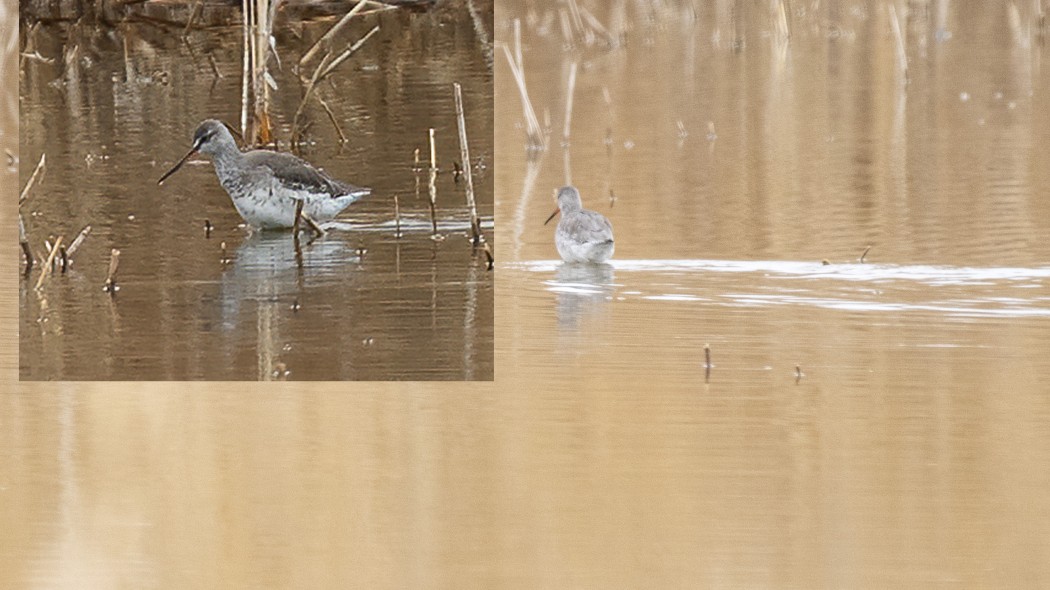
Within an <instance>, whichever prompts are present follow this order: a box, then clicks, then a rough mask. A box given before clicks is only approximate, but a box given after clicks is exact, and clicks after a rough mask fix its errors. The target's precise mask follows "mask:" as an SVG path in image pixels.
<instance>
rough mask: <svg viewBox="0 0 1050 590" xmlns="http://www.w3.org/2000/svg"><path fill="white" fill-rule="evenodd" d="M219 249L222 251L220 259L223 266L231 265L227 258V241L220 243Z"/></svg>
mask: <svg viewBox="0 0 1050 590" xmlns="http://www.w3.org/2000/svg"><path fill="white" fill-rule="evenodd" d="M219 249H220V250H222V255H221V256H220V258H219V262H220V263H221V264H224V265H226V264H229V263H230V259H229V258H227V257H226V242H225V240H224V241H222V242H220V243H219Z"/></svg>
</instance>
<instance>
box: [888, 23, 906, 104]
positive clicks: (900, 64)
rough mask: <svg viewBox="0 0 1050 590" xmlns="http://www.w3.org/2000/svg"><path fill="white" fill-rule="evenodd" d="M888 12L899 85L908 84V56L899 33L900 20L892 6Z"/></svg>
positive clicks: (901, 35) (902, 37)
mask: <svg viewBox="0 0 1050 590" xmlns="http://www.w3.org/2000/svg"><path fill="white" fill-rule="evenodd" d="M888 8H889V11H890V25H891V26H892V27H893V38H894V40H895V41H896V47H897V71H899V72H900V75H901V84H902V85H907V84H908V54H907V52H906V51H905V50H904V35H903V34H902V33H901V24H900V20H899V19H898V18H897V8H896V7H895V6H894V5H893V4H889V5H888Z"/></svg>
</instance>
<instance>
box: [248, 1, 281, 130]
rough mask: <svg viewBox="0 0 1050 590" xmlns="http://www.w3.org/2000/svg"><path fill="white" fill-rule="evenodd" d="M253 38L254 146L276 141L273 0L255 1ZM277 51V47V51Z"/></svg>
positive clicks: (253, 4)
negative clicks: (271, 66)
mask: <svg viewBox="0 0 1050 590" xmlns="http://www.w3.org/2000/svg"><path fill="white" fill-rule="evenodd" d="M252 7H253V9H254V15H253V19H252V20H253V24H254V25H255V27H254V30H253V32H254V34H255V36H254V38H253V40H252V95H253V97H254V98H255V105H254V106H255V110H254V113H253V114H254V131H255V132H254V133H253V134H252V142H253V143H252V145H266V144H269V143H270V142H272V141H273V130H272V129H271V126H270V83H271V81H272V80H273V79H272V78H271V77H270V73H269V71H268V68H267V63H268V61H269V60H268V57H269V51H270V47H271V44H270V39H271V32H272V31H273V23H272V22H271V19H270V17H271V11H270V0H253V1H252ZM275 51H276V50H275Z"/></svg>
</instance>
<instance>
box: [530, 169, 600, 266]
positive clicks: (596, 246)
mask: <svg viewBox="0 0 1050 590" xmlns="http://www.w3.org/2000/svg"><path fill="white" fill-rule="evenodd" d="M559 212H560V213H561V221H559V222H558V229H556V230H555V231H554V245H555V246H556V247H557V248H558V254H560V255H561V259H562V260H564V261H565V262H597V263H601V262H605V261H606V260H608V259H610V258H612V255H613V248H614V247H615V243H614V242H613V230H612V224H611V223H609V220H608V219H606V218H605V216H604V215H602V214H601V213H598V212H596V211H589V210H587V209H584V208H583V202H582V201H581V200H580V191H578V190H576V187H574V186H563V187H561V188H560V189H558V208H557V209H555V210H554V213H551V216H550V217H548V218H547V221H544V222H543V225H547V224H548V223H550V220H552V219H554V216H555V215H557V214H558V213H559Z"/></svg>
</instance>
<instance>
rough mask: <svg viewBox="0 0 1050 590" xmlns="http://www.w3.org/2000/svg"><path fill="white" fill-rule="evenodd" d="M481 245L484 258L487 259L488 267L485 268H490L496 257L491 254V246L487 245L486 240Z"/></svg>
mask: <svg viewBox="0 0 1050 590" xmlns="http://www.w3.org/2000/svg"><path fill="white" fill-rule="evenodd" d="M482 247H483V248H484V249H485V258H488V260H489V264H488V267H487V268H486V269H485V270H492V268H493V267H494V266H495V265H496V258H495V257H494V256H493V255H492V248H490V247H489V243H488V242H485V243H483V244H482Z"/></svg>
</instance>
